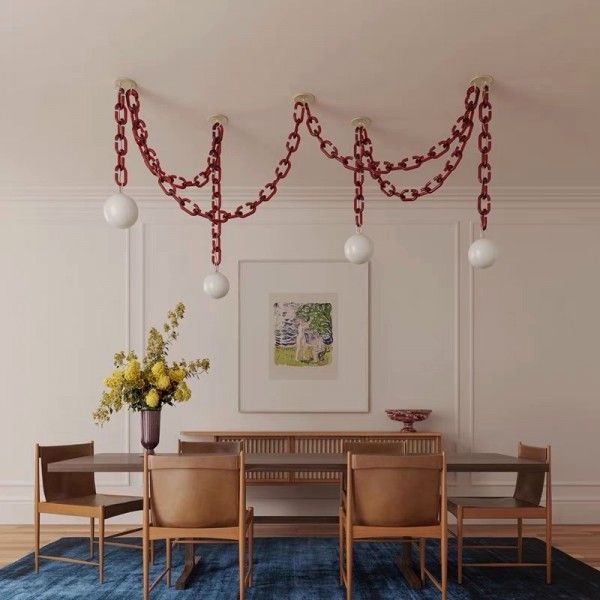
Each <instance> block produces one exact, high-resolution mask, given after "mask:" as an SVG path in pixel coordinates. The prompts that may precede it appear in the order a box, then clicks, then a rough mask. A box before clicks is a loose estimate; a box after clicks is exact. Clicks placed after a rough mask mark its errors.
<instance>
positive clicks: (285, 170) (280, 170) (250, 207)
mask: <svg viewBox="0 0 600 600" xmlns="http://www.w3.org/2000/svg"><path fill="white" fill-rule="evenodd" d="M307 114H308V105H307V104H305V103H304V102H296V103H295V105H294V113H293V119H294V128H293V129H292V131H291V132H290V133H289V134H288V137H287V140H286V142H285V148H286V154H285V156H284V157H283V158H282V159H281V160H280V161H279V162H278V163H277V166H276V167H275V178H274V179H273V180H272V181H270V182H269V183H267V184H265V185H264V186H263V187H262V189H261V190H259V192H258V199H256V200H253V201H251V202H246V203H245V204H240V205H239V206H238V207H237V208H236V209H235V210H233V211H232V212H230V213H225V214H226V215H227V219H236V218H241V219H245V218H247V217H249V216H250V215H253V214H254V213H255V212H256V209H257V208H258V207H259V206H260V205H261V204H263V203H265V202H268V201H269V200H271V198H273V196H275V194H276V193H277V186H278V184H279V182H280V181H281V180H282V179H284V178H285V177H287V176H288V174H289V172H290V169H291V168H292V155H293V154H294V152H296V151H297V150H298V148H299V147H300V139H301V136H300V131H299V130H300V125H301V124H302V123H303V121H304V119H305V116H306V115H307Z"/></svg>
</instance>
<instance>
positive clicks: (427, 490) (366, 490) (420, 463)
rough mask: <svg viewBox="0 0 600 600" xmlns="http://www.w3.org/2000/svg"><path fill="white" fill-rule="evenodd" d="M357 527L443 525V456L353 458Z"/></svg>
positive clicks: (352, 473)
mask: <svg viewBox="0 0 600 600" xmlns="http://www.w3.org/2000/svg"><path fill="white" fill-rule="evenodd" d="M349 460H350V463H349V464H350V465H351V477H352V481H351V486H352V488H351V495H352V499H353V506H352V513H353V522H354V524H355V525H367V526H380V527H417V526H421V525H439V524H440V519H441V510H442V508H441V483H442V473H443V469H444V458H443V455H442V454H427V455H425V454H422V455H410V456H401V455H398V454H395V455H394V454H373V453H371V454H350V456H349Z"/></svg>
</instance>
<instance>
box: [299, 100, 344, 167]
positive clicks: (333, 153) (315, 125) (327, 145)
mask: <svg viewBox="0 0 600 600" xmlns="http://www.w3.org/2000/svg"><path fill="white" fill-rule="evenodd" d="M304 106H305V109H306V115H307V119H306V127H307V129H308V132H309V133H310V135H312V136H313V137H314V138H316V139H317V140H318V142H319V148H320V149H321V152H323V154H324V155H325V156H326V157H327V158H331V159H333V160H337V161H338V162H339V163H341V164H342V165H343V166H344V167H346V169H349V170H351V171H356V165H355V162H354V156H352V155H346V154H340V151H339V150H338V149H337V147H336V146H335V145H334V143H333V142H332V141H331V140H328V139H327V138H324V137H323V136H322V135H321V133H322V131H323V128H322V127H321V124H320V123H319V119H317V117H315V116H314V115H313V114H312V112H311V110H310V106H309V105H308V104H305V105H304Z"/></svg>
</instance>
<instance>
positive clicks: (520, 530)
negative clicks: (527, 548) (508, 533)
mask: <svg viewBox="0 0 600 600" xmlns="http://www.w3.org/2000/svg"><path fill="white" fill-rule="evenodd" d="M517 562H520V563H522V562H523V519H517Z"/></svg>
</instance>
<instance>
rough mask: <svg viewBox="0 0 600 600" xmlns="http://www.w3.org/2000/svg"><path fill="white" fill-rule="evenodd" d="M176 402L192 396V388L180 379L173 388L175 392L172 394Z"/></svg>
mask: <svg viewBox="0 0 600 600" xmlns="http://www.w3.org/2000/svg"><path fill="white" fill-rule="evenodd" d="M173 397H174V398H175V401H176V402H186V401H187V400H189V399H190V398H191V397H192V390H190V388H189V387H188V384H187V383H186V382H185V381H182V382H181V383H180V384H179V385H178V386H177V389H176V390H175V394H174V395H173Z"/></svg>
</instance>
